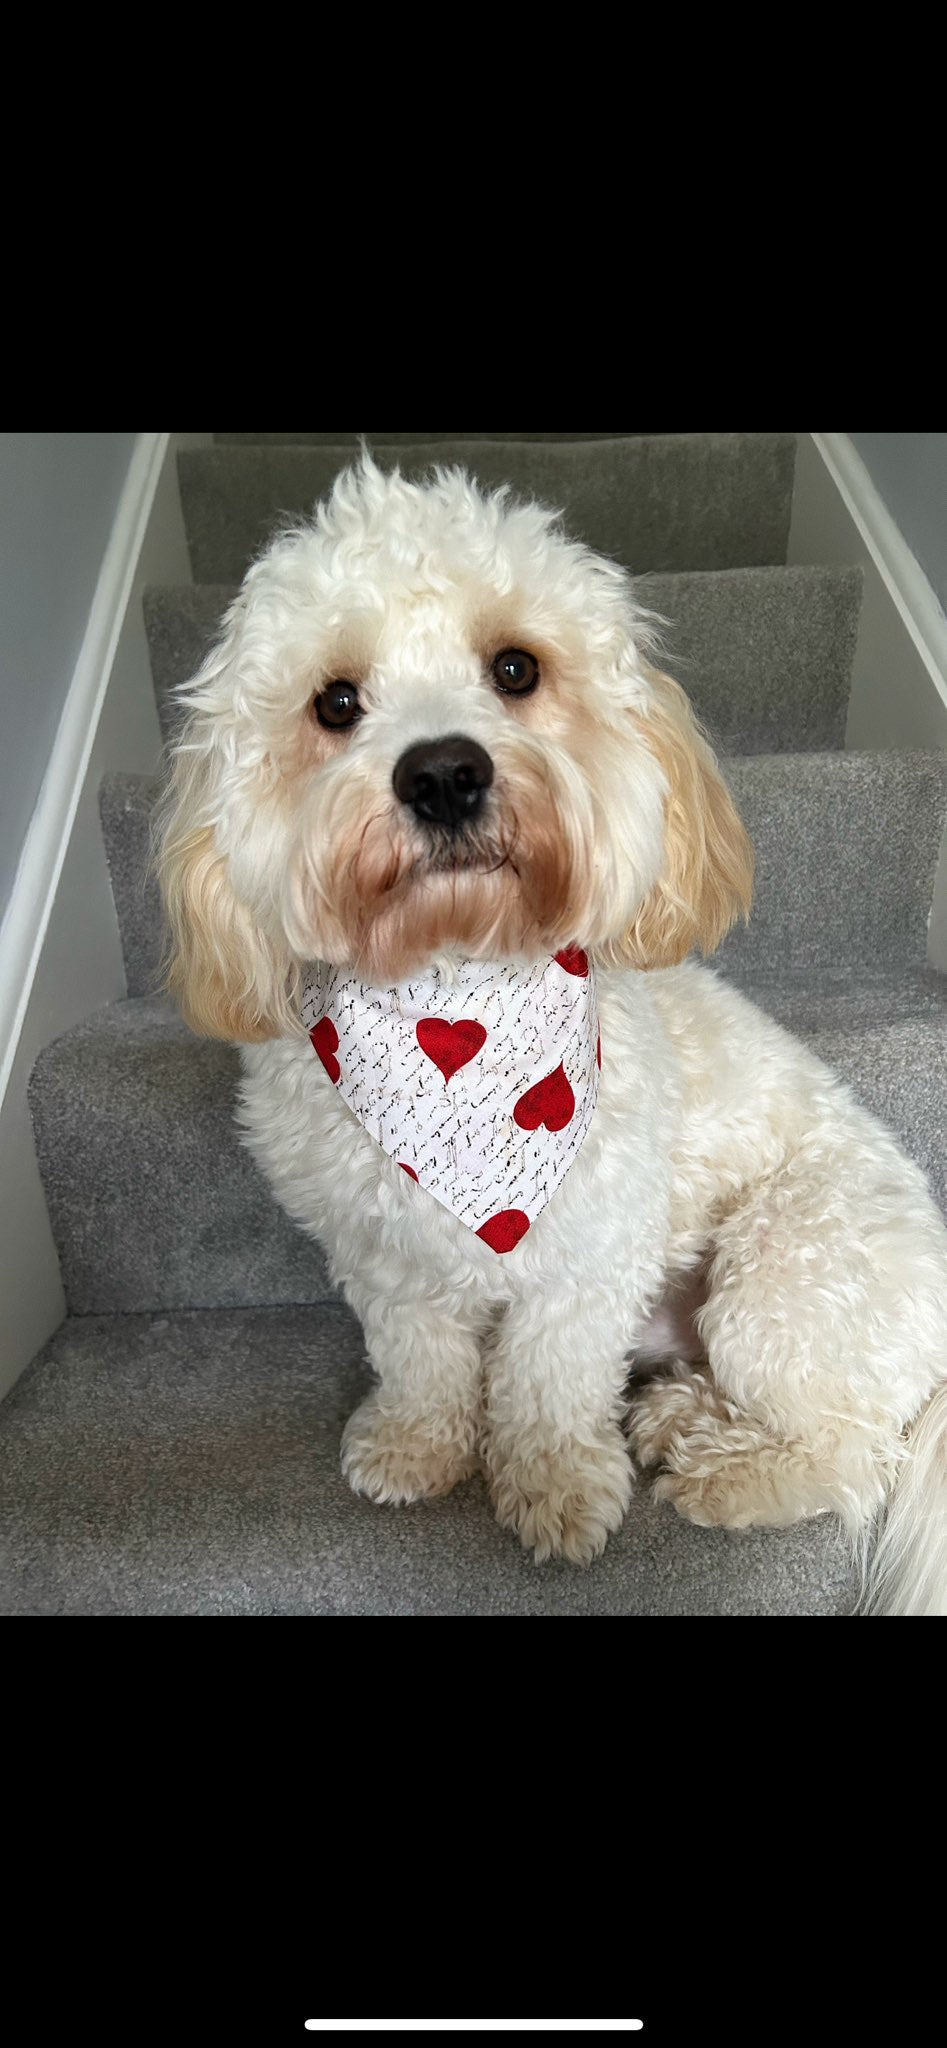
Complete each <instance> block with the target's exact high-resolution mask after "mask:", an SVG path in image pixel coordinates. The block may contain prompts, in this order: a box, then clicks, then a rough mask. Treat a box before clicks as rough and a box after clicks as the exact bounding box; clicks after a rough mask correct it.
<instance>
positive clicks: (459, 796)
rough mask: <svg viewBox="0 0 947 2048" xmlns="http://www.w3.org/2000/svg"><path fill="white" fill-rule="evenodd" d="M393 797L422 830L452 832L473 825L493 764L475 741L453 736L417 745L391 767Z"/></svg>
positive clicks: (458, 734)
mask: <svg viewBox="0 0 947 2048" xmlns="http://www.w3.org/2000/svg"><path fill="white" fill-rule="evenodd" d="M392 781H393V783H394V788H395V795H396V797H397V798H398V800H399V802H400V803H403V804H407V806H408V809H409V810H412V811H413V812H414V814H415V817H416V818H419V819H420V820H421V822H422V824H424V825H442V826H446V827H447V829H448V830H449V831H451V832H455V831H457V830H459V828H460V827H461V826H463V825H469V824H472V823H473V821H474V819H475V818H477V817H478V816H479V814H480V811H481V810H482V808H483V800H484V796H485V794H486V792H487V790H488V789H489V787H490V784H491V782H492V781H493V762H492V761H491V759H490V756H489V754H488V753H487V752H486V750H485V749H484V748H483V747H481V746H480V745H479V743H478V741H477V740H469V739H466V738H465V737H464V735H463V734H462V733H452V734H450V735H449V737H448V738H447V739H443V740H419V741H418V743H417V745H416V746H413V747H409V748H408V749H407V752H406V753H404V754H402V756H401V759H400V761H398V762H397V763H396V765H395V771H394V775H393V776H392Z"/></svg>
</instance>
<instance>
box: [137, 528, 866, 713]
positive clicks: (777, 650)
mask: <svg viewBox="0 0 947 2048" xmlns="http://www.w3.org/2000/svg"><path fill="white" fill-rule="evenodd" d="M861 587H862V580H861V571H860V570H859V569H835V568H792V569H787V568H764V569H712V570H705V571H700V572H698V573H697V574H676V575H666V576H649V577H642V578H641V579H640V583H639V596H640V598H641V602H642V603H643V604H645V605H648V606H649V607H650V608H651V609H652V610H654V611H656V612H659V613H660V614H661V616H662V617H663V618H664V619H666V620H667V621H668V625H667V627H666V628H665V629H664V631H663V634H662V639H663V644H664V653H663V655H662V657H661V658H662V660H663V662H664V665H665V666H666V667H667V668H669V669H670V671H671V673H672V674H673V675H676V676H677V677H678V679H679V681H680V682H682V683H683V685H684V687H685V689H686V690H687V692H688V694H689V696H690V697H691V699H692V701H693V703H694V705H695V707H696V709H697V710H698V712H699V713H700V716H701V718H703V719H704V721H705V723H706V724H707V726H708V728H709V729H710V731H711V733H712V736H713V738H714V741H715V744H716V745H717V746H718V747H720V748H722V749H724V750H725V751H726V752H729V753H735V754H737V753H740V754H742V753H754V754H755V753H774V752H779V751H780V750H781V749H782V748H795V749H806V750H808V749H810V748H833V747H840V746H841V745H842V742H843V740H844V737H845V716H846V710H847V706H848V694H849V686H850V680H851V669H852V657H853V654H854V651H855V637H856V634H857V631H858V613H859V606H860V604H861ZM236 588H237V586H236V585H233V584H219V583H218V584H186V585H182V586H180V587H178V588H171V587H165V588H161V589H153V590H146V592H145V599H144V609H145V624H146V628H147V633H148V642H149V646H150V649H151V666H152V672H153V675H154V680H155V692H156V695H157V699H158V715H159V717H160V719H161V727H162V732H163V734H164V737H165V739H169V738H170V737H171V736H172V734H173V733H174V731H175V729H176V726H177V723H178V721H179V719H180V717H181V711H180V708H179V707H178V705H177V704H176V703H175V702H174V699H173V697H172V694H171V693H172V692H173V691H174V690H175V689H176V688H177V687H178V686H179V685H180V684H182V683H187V682H190V680H191V678H192V677H193V676H194V675H195V674H196V673H197V670H198V669H199V667H200V665H201V662H202V661H203V659H204V656H205V654H206V653H207V652H208V650H209V649H210V647H211V646H212V644H213V641H214V639H215V636H216V631H217V627H218V624H219V621H220V619H221V616H222V614H223V612H224V611H225V610H226V608H227V606H228V605H229V604H230V603H231V600H232V599H233V598H234V597H235V595H236Z"/></svg>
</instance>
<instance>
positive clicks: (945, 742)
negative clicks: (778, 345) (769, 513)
mask: <svg viewBox="0 0 947 2048" xmlns="http://www.w3.org/2000/svg"><path fill="white" fill-rule="evenodd" d="M787 561H789V562H791V563H799V564H802V563H811V562H826V563H839V564H844V563H855V564H859V565H860V566H861V569H862V573H863V578H864V590H863V597H862V607H861V616H860V621H859V629H858V640H857V644H856V647H855V659H854V665H853V671H852V691H851V697H850V700H849V709H848V722H847V725H846V730H845V744H846V746H847V747H851V748H862V749H864V750H866V751H868V752H872V751H874V750H875V749H878V750H881V749H884V748H888V747H900V748H906V747H923V748H936V749H941V748H943V749H945V750H947V618H945V616H944V612H943V609H942V607H941V605H940V604H939V603H938V600H937V597H936V595H935V593H934V591H933V590H932V589H931V586H930V584H929V582H928V580H927V577H926V576H925V574H924V571H923V569H922V568H921V566H920V564H919V562H918V561H917V559H916V557H915V556H914V555H913V554H912V553H911V550H910V548H909V547H908V545H907V542H906V540H905V538H904V535H903V534H902V533H901V531H900V529H899V527H898V526H896V524H895V522H894V520H893V518H892V516H891V514H890V512H889V511H888V508H887V506H886V504H885V502H884V500H883V498H882V497H881V494H880V492H879V491H878V489H877V487H876V486H875V484H874V483H873V482H872V479H871V476H870V475H869V472H868V470H867V468H866V467H865V464H864V462H863V461H862V459H861V456H860V455H859V454H858V451H857V449H856V447H855V445H854V442H853V441H852V440H851V439H850V437H849V435H848V434H800V436H799V445H798V450H797V454H796V482H795V489H794V493H793V507H792V523H791V526H790V532H789V548H788V553H787ZM928 956H929V959H930V963H931V966H932V967H936V968H938V969H939V970H940V971H941V972H942V973H943V972H945V971H947V832H945V834H944V841H943V844H942V847H941V853H940V860H939V863H938V870H937V877H936V880H935V884H934V897H933V904H932V908H931V915H930V923H929V926H928Z"/></svg>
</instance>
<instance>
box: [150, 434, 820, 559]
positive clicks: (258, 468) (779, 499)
mask: <svg viewBox="0 0 947 2048" xmlns="http://www.w3.org/2000/svg"><path fill="white" fill-rule="evenodd" d="M351 454H352V451H351V449H348V448H344V449H338V448H335V449H333V448H284V447H280V448H240V447H229V448H197V449H188V450H184V451H182V453H181V454H180V455H179V457H178V473H179V477H180V483H181V502H182V507H183V511H184V524H185V530H186V532H187V536H188V543H189V546H190V552H191V566H192V571H193V575H194V581H195V582H196V583H229V582H239V581H240V579H241V577H242V575H243V573H244V570H245V569H246V567H247V564H248V562H249V561H250V560H252V559H253V557H254V556H255V555H257V554H258V553H259V552H260V551H261V549H262V548H263V547H264V546H265V545H266V542H267V540H268V539H269V537H270V536H271V534H272V533H273V531H274V529H275V528H276V527H277V525H279V524H281V523H282V521H283V518H284V516H285V515H286V514H290V515H293V516H295V517H299V516H300V515H302V516H305V515H306V514H308V513H309V512H310V511H311V509H312V506H313V505H314V503H315V502H316V501H317V500H318V499H319V498H321V497H323V496H324V495H325V493H326V491H327V490H328V489H329V487H330V485H331V484H332V482H333V480H334V478H335V476H336V475H337V474H338V471H339V469H340V468H341V467H344V466H345V465H346V464H347V463H348V462H349V461H350V460H351ZM377 456H378V461H379V464H380V466H381V467H382V468H389V467H391V466H392V465H393V463H394V462H395V461H397V462H398V463H399V465H400V467H401V470H402V473H403V474H404V475H406V476H409V477H416V476H418V475H424V474H425V473H426V472H427V471H428V470H429V469H430V466H431V463H432V461H433V460H437V461H438V462H460V463H463V464H464V465H465V466H466V467H467V468H469V469H471V470H472V471H473V473H474V474H475V475H476V476H477V477H478V478H479V479H480V481H481V482H482V483H483V484H484V485H485V486H486V487H487V488H488V489H494V488H496V487H498V486H499V485H501V484H511V485H512V486H513V488H514V490H515V491H516V492H517V493H518V494H519V495H521V496H525V497H528V498H536V499H538V500H539V501H540V502H542V503H543V504H547V505H553V506H556V507H559V508H561V509H562V510H563V512H564V514H565V522H566V526H567V529H568V530H569V531H570V532H571V533H573V534H575V535H576V536H577V537H578V538H580V539H582V540H584V541H585V542H587V543H588V545H589V546H590V547H593V548H597V549H599V550H600V551H601V552H602V553H604V554H606V555H611V556H614V558H615V559H616V560H617V561H620V562H623V563H624V564H625V565H626V566H627V567H628V568H630V569H632V570H634V571H635V572H636V573H637V574H639V575H640V574H642V573H644V572H645V571H651V570H676V569H688V570H694V569H727V568H745V567H752V566H753V565H754V564H757V563H775V562H784V561H785V559H786V543H787V540H788V535H789V517H790V509H791V500H792V481H793V468H794V461H795V438H794V436H793V435H791V434H754V435H745V434H674V435H658V436H655V437H654V438H652V439H646V440H630V439H629V440H624V441H598V442H596V443H594V444H592V445H590V444H583V443H582V442H573V443H571V444H565V445H562V446H555V447H553V446H550V445H549V444H548V443H542V442H519V443H516V444H513V445H510V444H506V443H498V442H489V441H483V442H464V441H453V442H445V443H441V444H439V445H438V447H437V449H436V450H432V449H431V448H430V447H426V448H422V449H419V450H416V451H412V450H411V449H410V448H398V449H396V450H395V449H379V450H378V451H377Z"/></svg>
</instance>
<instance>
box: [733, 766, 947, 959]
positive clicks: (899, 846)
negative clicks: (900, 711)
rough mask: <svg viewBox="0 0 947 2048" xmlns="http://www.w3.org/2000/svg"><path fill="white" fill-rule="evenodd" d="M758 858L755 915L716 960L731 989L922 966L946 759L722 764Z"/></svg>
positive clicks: (945, 801)
mask: <svg viewBox="0 0 947 2048" xmlns="http://www.w3.org/2000/svg"><path fill="white" fill-rule="evenodd" d="M723 766H724V771H725V774H726V777H727V781H728V783H729V785H730V788H731V790H732V791H733V795H734V799H735V801H736V805H737V809H738V811H739V813H740V816H741V817H742V818H743V820H744V823H745V825H746V827H747V830H748V832H749V834H750V838H751V839H752V841H753V844H754V846H755V848H756V886H755V899H754V906H753V910H752V913H751V916H750V921H749V924H748V925H747V926H738V927H737V928H736V929H735V930H734V931H733V932H731V934H730V936H729V938H727V939H725V940H724V943H723V945H722V946H721V948H720V951H719V953H718V954H717V956H716V957H717V960H718V961H719V964H720V966H721V968H722V969H723V971H724V973H726V974H730V975H731V976H733V977H734V978H736V977H739V978H741V979H746V980H748V979H752V978H754V977H763V978H774V979H775V978H778V979H779V980H780V981H782V982H791V981H792V980H793V979H794V978H795V977H796V976H803V977H813V976H815V977H818V975H819V974H820V973H824V974H826V975H828V976H829V977H831V978H832V979H833V980H834V981H836V982H844V981H845V980H846V979H849V978H851V979H856V980H857V979H858V978H859V976H860V974H861V973H862V972H863V971H864V970H866V969H867V970H868V971H869V972H870V973H871V974H873V975H887V976H891V977H896V976H897V975H898V974H899V973H905V972H909V971H910V970H911V969H912V968H915V967H917V968H920V967H922V966H923V964H924V961H925V958H926V952H927V924H928V916H929V913H930V906H931V895H932V891H933V886H934V873H935V870H936V866H937V858H938V853H939V850H940V844H941V839H942V836H943V828H944V819H945V817H947V754H933V753H921V752H915V753H897V754H885V753H872V754H856V753H842V754H761V755H758V756H756V757H755V758H751V759H739V758H737V757H734V758H731V759H729V760H727V761H725V762H724V763H723Z"/></svg>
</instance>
